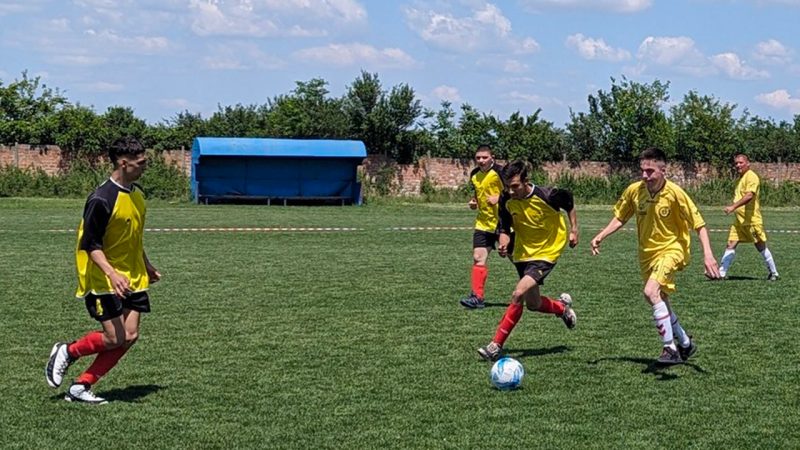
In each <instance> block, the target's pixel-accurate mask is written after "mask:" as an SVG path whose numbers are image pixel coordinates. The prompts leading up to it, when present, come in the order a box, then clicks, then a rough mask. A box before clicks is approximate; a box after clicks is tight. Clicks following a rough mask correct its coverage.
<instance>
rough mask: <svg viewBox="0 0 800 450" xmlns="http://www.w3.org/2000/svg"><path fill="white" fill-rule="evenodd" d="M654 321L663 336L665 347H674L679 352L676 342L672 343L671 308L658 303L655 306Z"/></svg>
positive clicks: (662, 340)
mask: <svg viewBox="0 0 800 450" xmlns="http://www.w3.org/2000/svg"><path fill="white" fill-rule="evenodd" d="M653 321H654V322H655V323H656V329H657V330H658V334H660V335H661V342H662V343H663V344H664V347H672V349H673V350H677V348H676V347H675V342H673V341H672V339H673V338H672V324H670V320H669V308H667V304H666V303H664V302H658V303H657V304H655V305H653Z"/></svg>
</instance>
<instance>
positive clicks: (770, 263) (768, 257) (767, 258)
mask: <svg viewBox="0 0 800 450" xmlns="http://www.w3.org/2000/svg"><path fill="white" fill-rule="evenodd" d="M761 256H763V257H764V264H765V265H766V266H767V270H769V273H774V274H775V275H777V274H778V269H777V268H775V260H774V259H772V252H770V251H769V248H767V247H764V251H763V252H761Z"/></svg>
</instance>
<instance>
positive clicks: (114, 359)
mask: <svg viewBox="0 0 800 450" xmlns="http://www.w3.org/2000/svg"><path fill="white" fill-rule="evenodd" d="M123 317H124V324H123V327H124V328H123V331H124V341H123V342H122V345H118V346H116V347H113V348H109V349H107V350H105V351H103V352H100V353H99V354H98V355H97V357H96V358H95V360H94V362H92V365H90V366H89V368H88V369H86V371H85V372H83V373H82V374H81V375H80V376H78V378H76V379H75V383H80V384H84V385H90V386H91V385H93V384H95V383H97V382H98V381H99V380H100V378H102V377H103V376H104V375H105V374H107V373H108V371H109V370H111V369H112V368H114V366H116V365H117V363H118V362H119V360H120V359H121V358H122V357H123V356H124V355H125V353H126V352H127V351H128V349H129V348H131V346H133V344H135V343H136V340H137V339H139V321H140V317H141V314H140V313H139V312H138V311H131V310H129V309H126V310H124V315H123Z"/></svg>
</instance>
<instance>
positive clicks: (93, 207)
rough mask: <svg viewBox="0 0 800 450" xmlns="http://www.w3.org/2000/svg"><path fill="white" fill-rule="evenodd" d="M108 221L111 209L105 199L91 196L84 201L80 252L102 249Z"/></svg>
mask: <svg viewBox="0 0 800 450" xmlns="http://www.w3.org/2000/svg"><path fill="white" fill-rule="evenodd" d="M109 220H111V209H110V208H109V206H108V202H107V201H106V200H105V199H103V198H101V197H97V196H92V197H91V198H89V200H87V201H86V207H85V208H84V209H83V236H82V237H81V245H80V248H81V250H85V251H87V252H91V251H92V250H101V249H102V248H103V236H104V235H105V234H106V227H107V226H108V221H109Z"/></svg>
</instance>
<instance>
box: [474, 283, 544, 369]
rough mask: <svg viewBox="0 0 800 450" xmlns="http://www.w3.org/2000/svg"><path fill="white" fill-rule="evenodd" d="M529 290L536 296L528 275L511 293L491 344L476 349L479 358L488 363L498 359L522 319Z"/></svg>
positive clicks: (535, 285) (534, 284) (537, 287)
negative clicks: (523, 305) (509, 301)
mask: <svg viewBox="0 0 800 450" xmlns="http://www.w3.org/2000/svg"><path fill="white" fill-rule="evenodd" d="M531 290H536V292H537V294H536V295H538V291H539V286H538V285H537V283H536V280H534V279H533V278H531V277H530V276H528V275H525V276H523V277H522V278H521V279H520V280H519V282H518V283H517V286H516V287H515V288H514V292H513V293H511V303H510V304H509V305H508V307H507V308H506V313H505V314H504V315H503V318H502V320H500V323H499V324H498V325H497V330H496V331H495V334H494V339H492V342H490V343H489V345H487V346H486V347H481V348H480V349H478V353H479V354H480V355H481V357H483V358H484V359H486V360H489V361H494V360H496V359H498V358H499V357H500V352H501V351H502V350H503V344H505V342H506V339H508V335H509V334H511V331H512V330H513V329H514V327H515V326H516V325H517V322H519V319H520V318H521V317H522V312H523V307H522V303H523V301H525V297H526V295H527V293H528V292H529V291H531Z"/></svg>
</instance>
